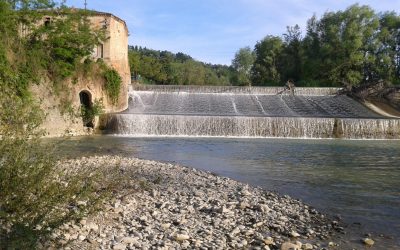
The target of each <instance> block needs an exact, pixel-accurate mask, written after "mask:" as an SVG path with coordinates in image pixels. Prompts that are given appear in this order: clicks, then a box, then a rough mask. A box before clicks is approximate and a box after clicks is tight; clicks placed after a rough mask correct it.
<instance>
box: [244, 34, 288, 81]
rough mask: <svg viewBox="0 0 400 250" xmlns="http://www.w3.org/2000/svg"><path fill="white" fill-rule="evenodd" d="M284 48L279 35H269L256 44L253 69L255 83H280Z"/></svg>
mask: <svg viewBox="0 0 400 250" xmlns="http://www.w3.org/2000/svg"><path fill="white" fill-rule="evenodd" d="M282 50H283V41H282V39H281V38H280V37H277V36H267V37H265V38H264V39H263V40H262V41H260V42H258V43H257V44H256V46H255V49H254V52H255V55H256V59H255V62H254V65H253V69H252V82H253V84H254V85H270V84H273V85H274V84H280V82H281V72H282V70H281V61H280V57H281V53H282Z"/></svg>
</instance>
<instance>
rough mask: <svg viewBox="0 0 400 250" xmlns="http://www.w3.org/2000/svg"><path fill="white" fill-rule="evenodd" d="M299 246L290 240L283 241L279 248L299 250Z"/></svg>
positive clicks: (282, 249)
mask: <svg viewBox="0 0 400 250" xmlns="http://www.w3.org/2000/svg"><path fill="white" fill-rule="evenodd" d="M300 249H301V248H300V247H299V246H298V245H295V244H293V243H291V242H285V243H283V244H282V246H281V250H300Z"/></svg>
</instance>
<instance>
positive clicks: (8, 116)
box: [0, 86, 120, 249]
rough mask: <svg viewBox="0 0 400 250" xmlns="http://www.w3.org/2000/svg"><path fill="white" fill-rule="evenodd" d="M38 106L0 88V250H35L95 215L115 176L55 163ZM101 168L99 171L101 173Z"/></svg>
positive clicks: (114, 180) (115, 179)
mask: <svg viewBox="0 0 400 250" xmlns="http://www.w3.org/2000/svg"><path fill="white" fill-rule="evenodd" d="M42 118H43V115H42V113H41V112H40V110H39V107H38V105H35V104H34V103H33V102H32V101H26V100H24V99H22V98H20V97H19V96H18V95H16V94H15V91H14V90H11V91H10V90H7V89H5V88H4V87H2V86H0V135H1V140H0V249H33V248H35V247H36V245H37V243H38V242H39V240H46V239H47V237H48V236H49V234H50V233H51V232H52V230H53V229H54V228H57V227H58V226H60V225H62V224H63V223H65V222H67V221H70V220H73V219H77V218H80V217H81V216H84V215H87V214H88V213H90V212H93V211H94V210H95V209H96V208H98V205H99V204H100V203H101V202H102V201H103V200H104V198H105V197H107V196H108V195H109V194H110V190H112V189H113V188H114V185H117V184H116V183H118V182H120V181H119V180H118V178H119V177H118V175H116V176H110V173H105V172H104V171H103V170H97V171H95V170H90V169H86V170H85V169H82V170H79V171H76V172H73V173H70V172H69V173H67V172H66V171H64V170H62V169H61V168H60V167H59V166H57V164H56V159H55V157H54V155H55V154H52V153H54V150H55V147H54V146H55V145H45V144H44V143H43V142H42V141H41V140H40V139H39V137H40V136H41V135H42V134H43V133H42V131H40V130H39V129H38V127H39V125H40V123H41V120H42ZM99 169H101V168H99Z"/></svg>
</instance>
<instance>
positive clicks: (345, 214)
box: [59, 136, 400, 246]
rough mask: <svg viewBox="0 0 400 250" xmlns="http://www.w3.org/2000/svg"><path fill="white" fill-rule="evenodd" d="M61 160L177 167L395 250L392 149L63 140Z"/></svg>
mask: <svg viewBox="0 0 400 250" xmlns="http://www.w3.org/2000/svg"><path fill="white" fill-rule="evenodd" d="M59 144H60V150H61V152H62V155H63V156H74V157H76V156H82V155H93V154H105V153H106V154H122V155H125V156H134V157H139V158H144V159H152V160H158V161H164V162H172V163H178V164H181V165H185V166H190V167H194V168H198V169H202V170H208V171H211V172H214V173H216V174H218V175H222V176H227V177H230V178H233V179H236V180H239V181H242V182H245V183H248V184H250V185H253V186H260V187H262V188H265V189H267V190H272V191H277V192H279V193H281V194H288V195H290V196H292V197H293V198H297V199H301V200H303V201H305V202H306V203H309V204H311V205H312V206H314V207H316V208H317V209H319V210H320V211H323V212H325V213H327V214H329V215H331V216H339V217H341V218H342V219H343V222H345V223H346V225H347V227H348V228H349V229H350V230H352V231H356V232H358V233H359V237H361V236H362V235H364V234H367V233H371V234H372V236H374V237H378V235H381V238H382V237H383V238H384V239H385V241H389V242H390V243H389V245H391V246H392V245H396V246H400V142H399V141H387V140H380V141H379V140H304V139H233V138H172V137H171V138H160V137H153V138H152V137H147V138H146V137H145V138H135V137H118V136H94V137H77V138H71V139H67V140H64V141H63V142H62V143H59Z"/></svg>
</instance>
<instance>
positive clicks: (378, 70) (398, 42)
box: [233, 5, 400, 87]
mask: <svg viewBox="0 0 400 250" xmlns="http://www.w3.org/2000/svg"><path fill="white" fill-rule="evenodd" d="M251 58H254V59H253V61H251ZM249 62H251V63H249ZM233 65H234V68H235V69H236V70H237V72H238V73H239V74H241V75H242V76H243V77H242V78H241V81H242V82H248V83H252V84H253V85H276V84H278V85H281V84H282V83H284V82H285V81H287V80H288V79H293V80H294V81H295V82H296V83H297V85H300V86H346V87H351V86H354V85H360V84H363V83H368V82H377V81H379V80H384V81H385V82H389V83H393V84H400V16H399V15H397V14H396V13H395V12H385V13H376V12H375V11H374V10H372V9H371V8H370V7H368V6H359V5H352V6H350V7H349V8H347V9H346V10H345V11H337V12H326V13H325V14H324V15H323V16H322V17H321V18H319V19H318V18H317V17H316V16H315V15H314V16H312V17H311V18H310V19H309V20H308V23H307V30H306V32H305V35H304V37H303V35H302V32H301V30H300V27H299V26H298V25H295V26H294V27H287V32H286V33H285V34H284V35H283V36H282V37H278V36H266V37H265V38H264V39H263V40H261V41H259V42H258V43H257V44H256V45H255V48H254V50H253V51H252V50H249V49H248V48H244V49H240V50H239V51H238V52H237V53H236V56H235V59H234V60H233ZM249 68H250V70H249ZM241 72H245V73H241Z"/></svg>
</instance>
